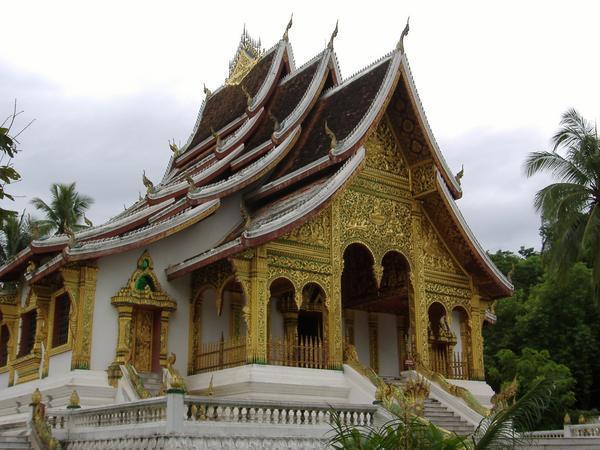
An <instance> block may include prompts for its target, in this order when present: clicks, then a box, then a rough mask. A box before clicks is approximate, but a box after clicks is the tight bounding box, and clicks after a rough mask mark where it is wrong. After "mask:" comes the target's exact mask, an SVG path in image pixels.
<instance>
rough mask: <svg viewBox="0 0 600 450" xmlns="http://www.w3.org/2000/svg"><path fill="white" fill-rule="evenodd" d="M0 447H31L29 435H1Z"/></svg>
mask: <svg viewBox="0 0 600 450" xmlns="http://www.w3.org/2000/svg"><path fill="white" fill-rule="evenodd" d="M0 449H14V450H16V449H31V444H30V443H29V438H28V437H27V436H0Z"/></svg>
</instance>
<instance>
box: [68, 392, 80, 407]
mask: <svg viewBox="0 0 600 450" xmlns="http://www.w3.org/2000/svg"><path fill="white" fill-rule="evenodd" d="M80 403H81V401H80V399H79V394H78V393H77V391H76V390H75V389H73V392H72V393H71V396H70V397H69V404H68V405H67V409H79V408H81V404H80Z"/></svg>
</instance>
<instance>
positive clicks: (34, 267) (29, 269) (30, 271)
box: [25, 261, 36, 273]
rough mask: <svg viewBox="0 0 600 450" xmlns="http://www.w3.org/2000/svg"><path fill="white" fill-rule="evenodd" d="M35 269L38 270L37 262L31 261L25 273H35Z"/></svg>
mask: <svg viewBox="0 0 600 450" xmlns="http://www.w3.org/2000/svg"><path fill="white" fill-rule="evenodd" d="M35 269H36V266H35V262H33V261H29V263H28V264H27V269H25V273H32V272H34V271H35Z"/></svg>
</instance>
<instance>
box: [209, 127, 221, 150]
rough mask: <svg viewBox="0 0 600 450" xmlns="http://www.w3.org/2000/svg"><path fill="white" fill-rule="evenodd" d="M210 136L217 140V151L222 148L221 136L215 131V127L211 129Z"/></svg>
mask: <svg viewBox="0 0 600 450" xmlns="http://www.w3.org/2000/svg"><path fill="white" fill-rule="evenodd" d="M210 134H212V137H213V138H215V141H217V145H216V147H217V149H220V148H221V135H220V134H219V133H217V132H216V131H215V129H214V128H213V127H210Z"/></svg>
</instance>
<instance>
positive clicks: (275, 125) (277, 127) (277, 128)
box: [269, 110, 281, 131]
mask: <svg viewBox="0 0 600 450" xmlns="http://www.w3.org/2000/svg"><path fill="white" fill-rule="evenodd" d="M269 119H271V120H272V121H273V129H274V130H275V131H279V130H280V129H281V124H280V123H279V120H277V117H275V116H274V115H273V113H272V112H271V110H269Z"/></svg>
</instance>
